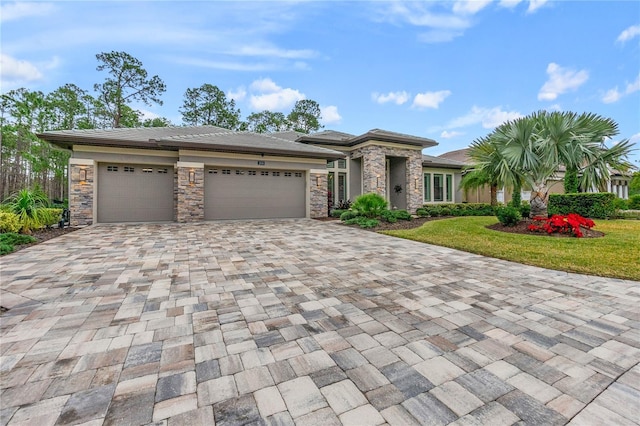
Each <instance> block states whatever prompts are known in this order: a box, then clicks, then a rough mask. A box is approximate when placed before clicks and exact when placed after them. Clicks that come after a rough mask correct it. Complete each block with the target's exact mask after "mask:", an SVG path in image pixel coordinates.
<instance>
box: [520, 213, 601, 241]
mask: <svg viewBox="0 0 640 426" xmlns="http://www.w3.org/2000/svg"><path fill="white" fill-rule="evenodd" d="M533 222H534V223H532V224H531V225H529V231H532V232H546V233H547V234H553V233H554V232H555V233H560V234H571V235H573V236H575V237H577V238H580V237H582V236H583V234H582V230H581V229H580V228H581V227H582V228H586V229H591V228H593V227H594V226H596V224H595V223H593V221H592V220H591V219H589V218H586V217H582V216H580V215H579V214H576V213H569V214H568V215H561V214H554V215H553V216H551V217H549V218H545V217H534V218H533Z"/></svg>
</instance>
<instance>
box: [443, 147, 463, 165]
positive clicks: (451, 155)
mask: <svg viewBox="0 0 640 426" xmlns="http://www.w3.org/2000/svg"><path fill="white" fill-rule="evenodd" d="M468 152H469V148H463V149H458V150H456V151H449V152H445V153H444V154H440V155H439V157H440V158H445V159H447V160H454V161H458V162H460V163H463V164H469V163H470V162H471V159H470V158H469V154H468Z"/></svg>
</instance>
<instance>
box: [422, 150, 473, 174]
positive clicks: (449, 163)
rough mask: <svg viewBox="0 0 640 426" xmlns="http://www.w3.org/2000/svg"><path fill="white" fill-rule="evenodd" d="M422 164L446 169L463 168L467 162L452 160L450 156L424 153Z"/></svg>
mask: <svg viewBox="0 0 640 426" xmlns="http://www.w3.org/2000/svg"><path fill="white" fill-rule="evenodd" d="M422 165H423V166H425V167H441V168H445V169H458V170H461V169H462V168H463V167H464V166H466V164H465V163H463V162H461V161H456V160H450V159H448V158H442V157H434V156H431V155H424V154H423V155H422Z"/></svg>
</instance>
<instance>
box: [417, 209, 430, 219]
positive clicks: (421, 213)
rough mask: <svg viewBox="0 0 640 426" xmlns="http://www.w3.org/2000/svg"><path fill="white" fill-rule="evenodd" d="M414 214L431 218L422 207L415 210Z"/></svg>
mask: <svg viewBox="0 0 640 426" xmlns="http://www.w3.org/2000/svg"><path fill="white" fill-rule="evenodd" d="M416 214H417V215H418V216H420V217H429V216H431V215H430V214H429V212H428V211H427V209H425V208H424V207H420V208H419V209H417V210H416Z"/></svg>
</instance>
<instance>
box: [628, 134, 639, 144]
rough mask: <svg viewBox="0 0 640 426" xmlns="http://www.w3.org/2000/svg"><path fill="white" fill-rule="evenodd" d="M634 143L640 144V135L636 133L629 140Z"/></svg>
mask: <svg viewBox="0 0 640 426" xmlns="http://www.w3.org/2000/svg"><path fill="white" fill-rule="evenodd" d="M629 141H631V142H632V143H640V133H636V134H635V135H632V136H631V137H630V138H629Z"/></svg>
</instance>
